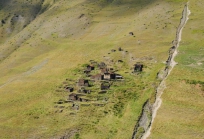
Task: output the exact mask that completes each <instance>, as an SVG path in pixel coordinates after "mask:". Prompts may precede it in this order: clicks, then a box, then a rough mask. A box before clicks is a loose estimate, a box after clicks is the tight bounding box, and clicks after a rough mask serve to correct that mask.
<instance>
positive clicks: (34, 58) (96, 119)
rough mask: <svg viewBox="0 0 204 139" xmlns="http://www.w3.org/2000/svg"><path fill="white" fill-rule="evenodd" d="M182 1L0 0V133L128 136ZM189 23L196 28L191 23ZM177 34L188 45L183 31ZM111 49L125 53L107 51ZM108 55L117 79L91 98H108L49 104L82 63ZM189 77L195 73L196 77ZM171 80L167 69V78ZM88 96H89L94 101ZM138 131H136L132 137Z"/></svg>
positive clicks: (151, 95) (161, 63)
mask: <svg viewBox="0 0 204 139" xmlns="http://www.w3.org/2000/svg"><path fill="white" fill-rule="evenodd" d="M185 2H186V1H185V0H175V1H173V0H172V1H171V0H100V1H99V0H74V1H73V0H44V1H42V0H35V1H34V0H28V1H24V0H18V1H14V0H10V1H5V0H0V4H1V6H0V19H1V27H0V33H1V36H0V60H1V61H0V111H1V113H0V133H1V134H0V138H61V137H64V138H83V139H86V138H87V139H90V138H98V139H100V138H101V139H102V138H118V139H119V138H121V139H124V138H131V137H132V133H133V130H134V127H135V125H136V124H137V122H138V119H139V117H140V115H141V113H142V107H143V104H144V103H145V102H147V100H149V101H150V103H153V102H154V100H155V90H156V87H157V86H158V84H159V82H160V81H159V80H158V79H157V78H156V76H157V73H158V72H159V71H160V70H162V69H164V67H165V61H166V60H167V58H168V50H169V48H170V47H171V41H172V40H173V39H174V38H175V32H176V28H177V27H178V24H179V21H180V15H181V12H182V10H183V6H184V4H185ZM192 6H193V5H192ZM14 7H15V8H14ZM200 12H201V11H200ZM200 14H201V13H200ZM198 18H199V16H198V17H196V16H195V20H198ZM189 24H190V22H189ZM191 24H195V25H194V26H195V27H196V24H197V22H195V23H193V22H191ZM189 28H190V25H189ZM186 30H187V29H186ZM189 31H191V30H189ZM130 32H133V34H131V33H130ZM129 33H130V34H129ZM193 33H194V35H195V36H196V35H197V33H201V34H202V31H200V30H199V29H196V28H195V29H194V30H193ZM185 34H187V32H184V35H185ZM195 36H194V37H195ZM185 37H186V40H189V43H187V41H186V43H187V44H186V45H189V47H190V39H189V38H188V35H186V36H185ZM192 40H193V38H192ZM199 40H200V39H199ZM198 43H200V42H198ZM182 45H183V44H182ZM200 45H201V43H200ZM119 47H121V48H122V49H123V50H125V51H127V52H126V53H124V51H123V52H119V51H117V52H115V53H112V52H111V49H115V50H118V48H119ZM180 49H184V47H182V46H181V48H180ZM185 49H186V53H183V54H182V55H181V57H180V61H182V62H185V60H186V57H187V56H186V55H185V54H187V52H189V53H194V51H189V50H187V47H185ZM189 49H190V48H189ZM196 49H197V48H196ZM198 49H200V47H198ZM193 50H195V49H193ZM196 52H197V51H196ZM196 52H195V53H196ZM110 59H112V60H113V61H117V60H122V61H124V63H122V64H118V63H115V64H113V65H112V66H114V68H115V69H117V70H118V73H119V74H121V75H122V76H123V77H124V82H117V83H116V84H114V85H113V87H111V89H110V90H108V91H107V94H104V95H103V96H100V95H99V96H98V99H99V100H100V99H101V98H102V100H101V102H104V101H103V99H104V97H106V98H108V102H107V103H106V105H105V106H104V107H96V106H93V105H90V106H88V107H87V106H84V107H79V110H72V109H70V107H71V105H72V104H71V103H66V104H62V105H58V106H57V107H60V109H58V108H56V104H55V102H58V101H59V100H60V101H62V100H63V101H65V100H66V99H67V98H68V94H69V93H67V92H58V91H57V90H59V88H62V87H63V85H64V82H66V81H67V80H66V79H71V80H73V82H72V85H73V86H75V81H77V80H78V79H80V78H83V77H84V75H82V73H81V70H82V69H83V66H84V64H87V63H89V61H90V60H95V61H98V62H102V61H103V62H106V63H107V62H108V60H110ZM178 59H179V57H178ZM137 62H141V63H142V64H143V65H144V68H143V71H142V73H140V74H138V75H137V74H132V71H133V65H134V64H135V63H137ZM199 63H202V60H201V61H199ZM179 64H180V63H179ZM184 67H186V69H189V66H184ZM190 67H192V68H193V69H194V67H193V66H192V65H191V66H190ZM178 68H179V66H178ZM180 68H181V69H182V68H183V66H180ZM201 69H202V65H201V66H200V70H201ZM177 70H178V71H180V69H177ZM184 70H185V69H183V70H181V71H184ZM196 70H197V68H196ZM175 71H176V70H175ZM190 71H191V70H190V69H189V72H190ZM172 73H173V72H172ZM175 73H176V72H175ZM182 73H183V74H184V72H182ZM199 73H200V75H201V72H199ZM180 74H181V73H180ZM180 74H179V75H180ZM181 75H182V74H181ZM191 75H192V77H195V78H196V75H197V74H195V76H194V75H193V74H191ZM173 76H176V77H177V78H173ZM178 78H179V76H178V74H177V75H176V74H175V75H173V74H172V80H173V79H178ZM200 78H202V76H200ZM179 79H181V80H184V77H183V78H179ZM185 79H187V77H186V78H185ZM191 79H192V78H191V77H190V78H188V81H191ZM193 79H194V78H193ZM193 79H192V80H193ZM196 79H197V78H196ZM169 80H171V79H169ZM199 81H202V80H201V79H200V80H199ZM170 83H171V82H170V81H169V84H170ZM172 83H175V84H176V82H172ZM180 83H182V82H180ZM183 84H184V82H183ZM187 86H191V85H190V84H187ZM94 89H95V88H93V90H94ZM172 89H176V87H174V88H172ZM96 93H97V92H94V93H93V96H90V97H93V99H95V98H94V97H95V96H94V94H96ZM91 95H92V94H91ZM200 99H202V98H200ZM77 103H78V102H77ZM164 105H165V103H164ZM61 110H63V111H61ZM161 110H162V108H161ZM60 111H61V112H60ZM156 123H157V122H156ZM153 130H154V128H153ZM156 130H157V129H156ZM143 132H144V129H141V130H140V133H139V134H138V137H140V136H141V135H142V133H143ZM172 132H173V131H172ZM155 133H156V132H155ZM152 136H154V134H153V135H152ZM158 138H159V137H158Z"/></svg>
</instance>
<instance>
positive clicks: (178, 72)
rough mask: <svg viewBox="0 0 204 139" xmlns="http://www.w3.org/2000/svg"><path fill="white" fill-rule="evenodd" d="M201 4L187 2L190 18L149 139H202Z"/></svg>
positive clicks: (203, 95) (203, 120) (203, 110)
mask: <svg viewBox="0 0 204 139" xmlns="http://www.w3.org/2000/svg"><path fill="white" fill-rule="evenodd" d="M202 5H203V1H200V0H197V1H190V2H189V9H190V10H191V15H190V16H189V20H188V22H187V24H186V26H185V28H184V30H183V34H182V36H183V37H182V41H181V46H180V47H179V54H178V56H177V57H176V59H175V60H176V62H178V65H177V66H176V67H175V69H174V70H173V71H172V73H171V75H170V76H169V78H168V80H167V88H166V90H165V92H164V94H163V96H162V99H163V103H162V106H161V108H160V110H159V111H158V115H157V117H156V120H155V123H154V124H153V129H152V134H151V136H150V137H149V138H153V139H160V138H166V139H174V138H175V139H178V138H185V139H192V138H194V139H201V138H204V130H203V125H204V117H203V114H204V109H203V108H204V107H203V106H204V103H203V102H204V101H203V99H204V78H203V77H204V74H203V73H204V65H203V58H204V52H203V45H204V42H203V37H204V35H203V25H201V24H200V23H202V22H203V18H201V17H202V16H203V15H204V13H203V10H202Z"/></svg>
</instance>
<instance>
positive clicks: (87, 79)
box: [54, 33, 143, 114]
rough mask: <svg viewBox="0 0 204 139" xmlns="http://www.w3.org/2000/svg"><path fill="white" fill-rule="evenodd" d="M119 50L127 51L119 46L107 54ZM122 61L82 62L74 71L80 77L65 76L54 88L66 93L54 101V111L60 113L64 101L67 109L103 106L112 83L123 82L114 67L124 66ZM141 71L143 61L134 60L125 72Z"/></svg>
mask: <svg viewBox="0 0 204 139" xmlns="http://www.w3.org/2000/svg"><path fill="white" fill-rule="evenodd" d="M131 35H132V33H131ZM119 52H125V53H128V51H125V50H123V49H122V48H121V47H119V48H118V49H117V50H115V49H112V50H111V52H110V53H108V55H110V54H111V53H119ZM104 57H105V56H104ZM124 62H125V61H124V60H121V59H117V60H113V59H109V60H106V61H104V62H97V61H95V60H90V61H89V63H88V64H84V65H83V66H82V69H81V70H80V71H78V73H75V76H76V75H77V74H81V75H80V77H81V78H78V79H77V80H73V79H71V78H66V80H65V81H64V82H63V83H62V84H63V85H62V86H60V87H58V89H57V90H56V92H57V93H62V92H64V93H65V94H66V95H65V96H64V98H62V99H60V100H59V101H56V102H54V103H55V106H54V107H55V108H56V109H57V110H56V111H55V113H62V112H63V111H64V109H65V106H64V104H66V103H68V104H70V105H69V107H68V109H69V110H72V111H78V110H80V109H81V108H83V106H90V105H93V106H98V107H103V106H105V105H106V104H107V103H108V100H109V98H108V97H105V96H104V94H106V93H107V92H108V91H109V90H111V87H112V85H114V83H117V82H120V83H123V82H125V77H124V76H123V75H121V74H119V72H120V70H118V69H115V65H116V64H121V66H124V65H123V63H124ZM142 71H143V63H141V62H136V63H135V64H133V65H132V67H130V68H129V71H128V72H126V73H128V74H132V75H138V74H140V73H141V72H142ZM102 96H103V97H102ZM101 97H102V98H103V99H102V100H101V99H100V98H101ZM66 108H67V107H66ZM71 114H73V113H71Z"/></svg>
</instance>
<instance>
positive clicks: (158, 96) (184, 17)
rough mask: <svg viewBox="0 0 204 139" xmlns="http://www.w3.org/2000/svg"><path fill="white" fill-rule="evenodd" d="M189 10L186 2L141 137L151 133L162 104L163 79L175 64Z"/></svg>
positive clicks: (164, 86) (143, 137)
mask: <svg viewBox="0 0 204 139" xmlns="http://www.w3.org/2000/svg"><path fill="white" fill-rule="evenodd" d="M190 13H191V12H190V10H189V9H188V3H187V4H186V5H185V7H184V10H183V13H182V18H181V21H180V24H179V26H178V28H177V31H176V38H175V40H174V41H173V43H172V44H173V47H172V49H170V50H173V52H172V53H170V55H169V58H168V60H167V65H166V69H165V70H166V72H167V74H166V76H165V77H164V78H163V80H162V81H161V83H160V85H159V86H158V88H157V94H156V101H155V103H154V104H153V109H152V119H151V123H150V126H149V128H148V130H147V131H146V132H145V133H144V135H143V136H142V139H146V138H148V137H149V135H150V134H151V128H152V124H153V122H154V119H155V117H156V114H157V110H158V109H159V108H160V106H161V104H162V99H161V95H162V94H163V91H164V89H165V88H166V85H165V80H166V79H167V77H168V75H170V73H171V71H172V69H173V68H174V66H175V65H176V64H177V63H176V62H175V61H174V58H175V56H176V55H177V53H178V52H177V49H178V47H179V43H180V41H181V34H182V30H183V28H184V26H185V24H186V23H187V21H188V19H189V18H188V16H189V15H190ZM168 66H170V68H167V67H168Z"/></svg>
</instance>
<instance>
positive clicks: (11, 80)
mask: <svg viewBox="0 0 204 139" xmlns="http://www.w3.org/2000/svg"><path fill="white" fill-rule="evenodd" d="M47 63H48V59H46V60H44V61H42V62H41V63H39V64H38V65H36V66H34V67H32V68H31V69H30V70H28V71H26V72H24V73H22V74H20V75H18V76H16V77H13V78H11V79H9V80H8V81H7V82H5V83H4V84H2V85H0V88H2V87H4V86H6V85H8V84H9V83H11V82H13V81H15V80H18V79H20V78H22V77H25V76H28V75H31V74H33V73H35V72H37V71H38V70H40V69H41V68H43V66H44V65H45V64H47Z"/></svg>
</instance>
